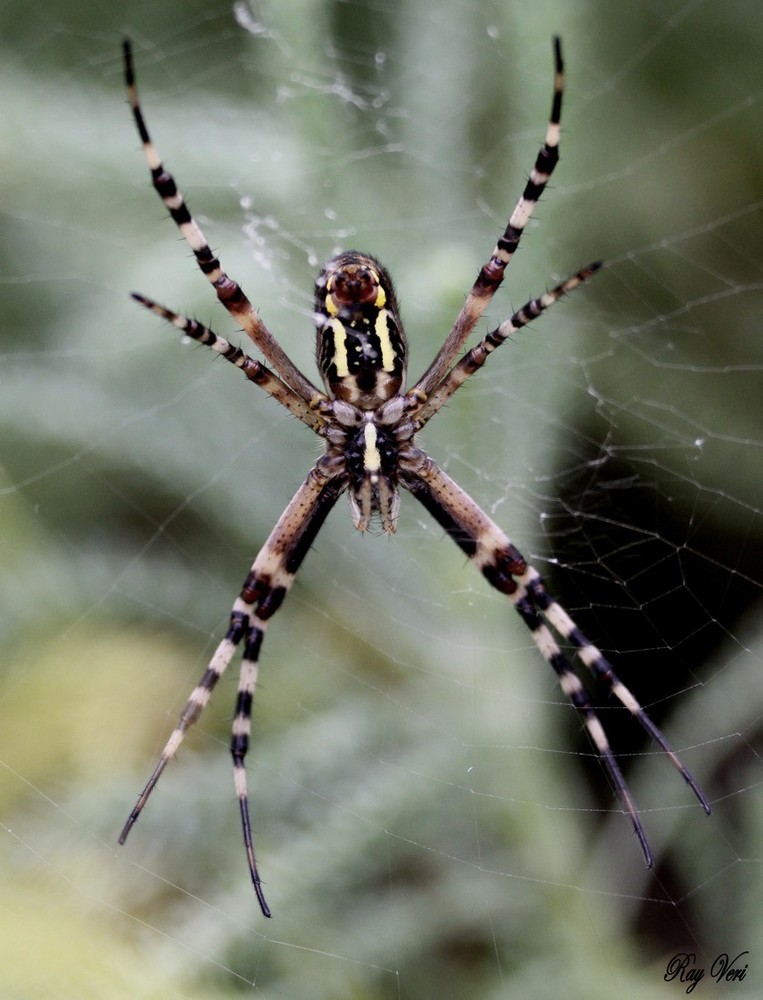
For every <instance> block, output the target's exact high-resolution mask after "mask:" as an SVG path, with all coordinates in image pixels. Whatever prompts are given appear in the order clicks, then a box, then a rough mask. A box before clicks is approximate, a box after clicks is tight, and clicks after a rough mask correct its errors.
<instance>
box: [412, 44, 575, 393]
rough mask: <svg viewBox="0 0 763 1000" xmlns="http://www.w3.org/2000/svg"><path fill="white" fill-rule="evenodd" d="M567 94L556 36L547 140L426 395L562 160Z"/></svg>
mask: <svg viewBox="0 0 763 1000" xmlns="http://www.w3.org/2000/svg"><path fill="white" fill-rule="evenodd" d="M563 93H564V62H563V60H562V43H561V40H560V39H559V38H554V96H553V100H552V102H551V114H550V115H549V120H548V127H547V129H546V140H545V142H544V143H543V145H542V146H541V148H540V151H539V153H538V155H537V157H536V159H535V164H534V166H533V169H532V171H531V172H530V177H529V179H528V181H527V183H526V185H525V189H524V191H523V192H522V196H521V197H520V198H519V200H518V201H517V203H516V205H515V206H514V211H513V212H512V213H511V215H510V216H509V221H508V223H507V224H506V228H505V229H504V231H503V233H502V234H501V236H499V237H498V242H497V243H496V245H495V247H494V249H493V253H492V254H491V256H490V260H489V261H488V262H487V263H486V264H483V266H482V268H480V272H479V274H478V275H477V278H476V280H475V282H474V284H473V285H472V289H471V291H470V292H469V295H468V296H467V298H466V301H465V302H464V304H463V306H462V307H461V311H460V312H459V314H458V316H457V317H456V321H455V323H454V324H453V328H452V329H451V331H450V333H449V334H448V336H447V338H446V340H445V343H444V344H443V345H442V347H441V348H440V350H439V351H438V352H437V355H436V356H435V359H434V361H433V362H432V364H431V365H430V366H429V368H427V370H426V371H425V372H424V374H423V375H422V376H421V378H420V379H419V380H418V382H417V383H416V388H417V389H419V390H420V391H421V392H423V393H424V394H429V393H430V392H431V391H432V389H433V388H434V387H435V386H436V385H437V384H438V383H439V381H440V380H441V378H442V377H443V375H444V374H445V370H446V369H447V368H448V367H449V366H450V365H451V364H452V363H453V360H454V358H455V357H456V355H457V354H458V352H459V351H460V350H461V348H462V347H463V345H464V343H465V342H466V338H467V337H468V336H469V334H470V333H471V332H472V330H473V329H474V327H475V326H476V324H477V321H478V320H479V318H480V316H481V315H482V314H483V312H484V311H485V309H486V308H487V306H488V304H489V302H490V300H491V299H492V298H493V296H494V295H495V293H496V292H497V291H498V289H499V287H500V285H501V282H502V281H503V277H504V273H505V271H506V268H507V267H508V266H509V264H510V263H511V259H512V257H513V256H514V253H515V252H516V249H517V247H518V246H519V241H520V239H521V238H522V233H523V232H524V231H525V226H526V225H527V223H528V222H529V221H530V218H531V216H532V214H533V211H534V209H535V206H536V205H537V204H538V202H539V201H540V197H541V195H542V194H543V192H544V191H545V190H546V185H547V184H548V182H549V179H550V177H551V174H552V173H553V172H554V167H555V166H556V165H557V163H558V162H559V136H560V128H559V125H560V122H561V118H562V95H563Z"/></svg>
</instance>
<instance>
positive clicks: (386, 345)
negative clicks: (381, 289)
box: [374, 309, 397, 372]
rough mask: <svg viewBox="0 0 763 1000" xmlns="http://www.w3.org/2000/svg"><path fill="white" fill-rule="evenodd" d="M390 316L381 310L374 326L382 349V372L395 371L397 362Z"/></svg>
mask: <svg viewBox="0 0 763 1000" xmlns="http://www.w3.org/2000/svg"><path fill="white" fill-rule="evenodd" d="M388 316H389V312H388V311H387V310H386V309H380V310H379V315H378V316H377V317H376V322H375V324H374V330H375V331H376V336H377V337H378V338H379V347H380V348H381V356H382V371H385V372H391V371H394V370H395V361H396V360H397V354H396V352H395V348H394V347H393V346H392V338H391V337H390V335H389V323H388V322H387V318H388Z"/></svg>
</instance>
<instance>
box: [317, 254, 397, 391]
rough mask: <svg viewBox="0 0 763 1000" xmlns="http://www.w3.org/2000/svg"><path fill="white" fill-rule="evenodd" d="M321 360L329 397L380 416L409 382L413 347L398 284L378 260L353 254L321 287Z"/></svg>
mask: <svg viewBox="0 0 763 1000" xmlns="http://www.w3.org/2000/svg"><path fill="white" fill-rule="evenodd" d="M315 325H316V333H317V359H318V368H319V369H320V372H321V375H322V376H323V381H324V383H325V385H326V389H327V391H328V393H329V395H331V396H333V397H335V398H337V399H342V400H344V401H345V402H348V403H352V404H353V405H354V406H357V407H358V408H359V409H361V410H375V409H376V408H377V407H378V406H381V404H382V403H384V402H386V401H387V400H388V399H391V398H392V396H394V395H395V394H396V393H398V392H400V391H401V390H402V388H403V383H404V382H405V364H406V355H407V344H406V340H405V333H404V332H403V325H402V323H401V321H400V313H399V311H398V306H397V298H396V297H395V290H394V288H393V286H392V279H391V278H390V276H389V274H388V273H387V271H386V270H385V268H384V267H382V265H381V264H380V263H379V261H378V260H376V259H375V258H374V257H370V256H368V255H367V254H362V253H358V251H357V250H348V251H346V252H345V253H341V254H339V256H338V257H334V258H333V260H330V261H329V262H328V264H326V266H325V267H324V268H323V270H322V271H321V273H320V274H319V275H318V279H317V280H316V282H315Z"/></svg>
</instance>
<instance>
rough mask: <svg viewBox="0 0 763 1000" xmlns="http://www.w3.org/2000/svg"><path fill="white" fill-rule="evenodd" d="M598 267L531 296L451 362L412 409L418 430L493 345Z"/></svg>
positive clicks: (549, 305)
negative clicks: (461, 355)
mask: <svg viewBox="0 0 763 1000" xmlns="http://www.w3.org/2000/svg"><path fill="white" fill-rule="evenodd" d="M601 267H602V264H601V261H596V262H595V263H593V264H589V265H588V267H584V268H583V269H582V270H581V271H578V272H577V274H573V275H572V276H571V277H569V278H567V280H566V281H563V282H562V283H561V284H559V285H557V286H556V288H552V289H551V290H550V291H548V292H546V293H545V294H544V295H541V296H539V297H538V298H537V299H531V300H530V301H529V302H526V303H525V304H524V305H523V306H522V308H521V309H518V310H517V311H516V312H515V313H514V314H513V316H510V317H509V319H507V320H504V321H503V323H501V325H500V326H498V327H496V329H495V330H491V331H490V333H488V334H486V335H485V336H484V337H483V338H482V340H481V341H480V342H479V344H477V346H476V347H473V348H472V349H471V350H470V351H468V352H467V353H466V354H464V356H463V357H462V358H461V359H460V361H458V362H457V363H456V364H455V365H453V367H452V368H451V369H450V371H449V372H448V373H447V375H445V377H444V378H443V380H442V381H441V382H440V384H439V385H438V386H436V387H435V389H433V391H432V392H431V394H430V395H429V396H428V397H427V399H426V400H425V401H424V402H423V403H422V404H421V405H420V406H419V407H418V408H417V409H416V410H415V412H414V414H413V418H414V420H415V423H416V427H417V430H419V429H421V428H422V427H423V426H424V424H426V422H427V421H428V420H429V419H430V418H431V417H433V416H434V414H435V413H437V411H438V410H439V409H440V407H441V406H443V405H444V404H445V403H447V402H448V400H449V399H450V397H451V396H452V395H453V393H454V392H456V390H457V389H460V388H461V386H462V385H463V384H464V382H465V381H466V380H467V379H468V378H469V377H470V376H472V375H474V373H475V372H476V371H479V369H480V368H481V367H482V366H483V365H484V364H485V362H486V361H487V359H488V358H489V357H490V355H491V354H492V353H493V351H494V350H495V349H496V347H500V346H501V344H504V343H506V341H507V340H508V339H509V337H511V335H512V334H513V333H516V332H517V331H518V330H521V329H522V327H523V326H527V324H528V323H531V322H532V321H533V320H534V319H537V318H538V316H540V314H541V313H543V312H545V311H546V309H548V308H550V307H551V306H552V305H553V304H554V303H555V302H558V301H559V299H560V298H561V297H562V296H563V295H567V294H568V293H569V292H571V291H573V290H574V289H575V288H577V287H578V286H579V285H581V284H582V283H583V282H584V281H588V279H589V278H591V277H592V276H593V275H594V274H595V273H596V272H597V271H598V270H599V269H600V268H601Z"/></svg>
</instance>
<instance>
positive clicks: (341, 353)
mask: <svg viewBox="0 0 763 1000" xmlns="http://www.w3.org/2000/svg"><path fill="white" fill-rule="evenodd" d="M326 302H327V303H328V296H327V297H326ZM329 326H330V327H331V329H332V331H333V334H334V357H333V361H334V365H335V367H336V373H337V375H338V376H339V378H347V376H348V375H349V374H350V363H349V361H348V360H347V332H346V331H345V328H344V324H343V323H340V321H339V320H338V319H332V320H331V322H330V324H329Z"/></svg>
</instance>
